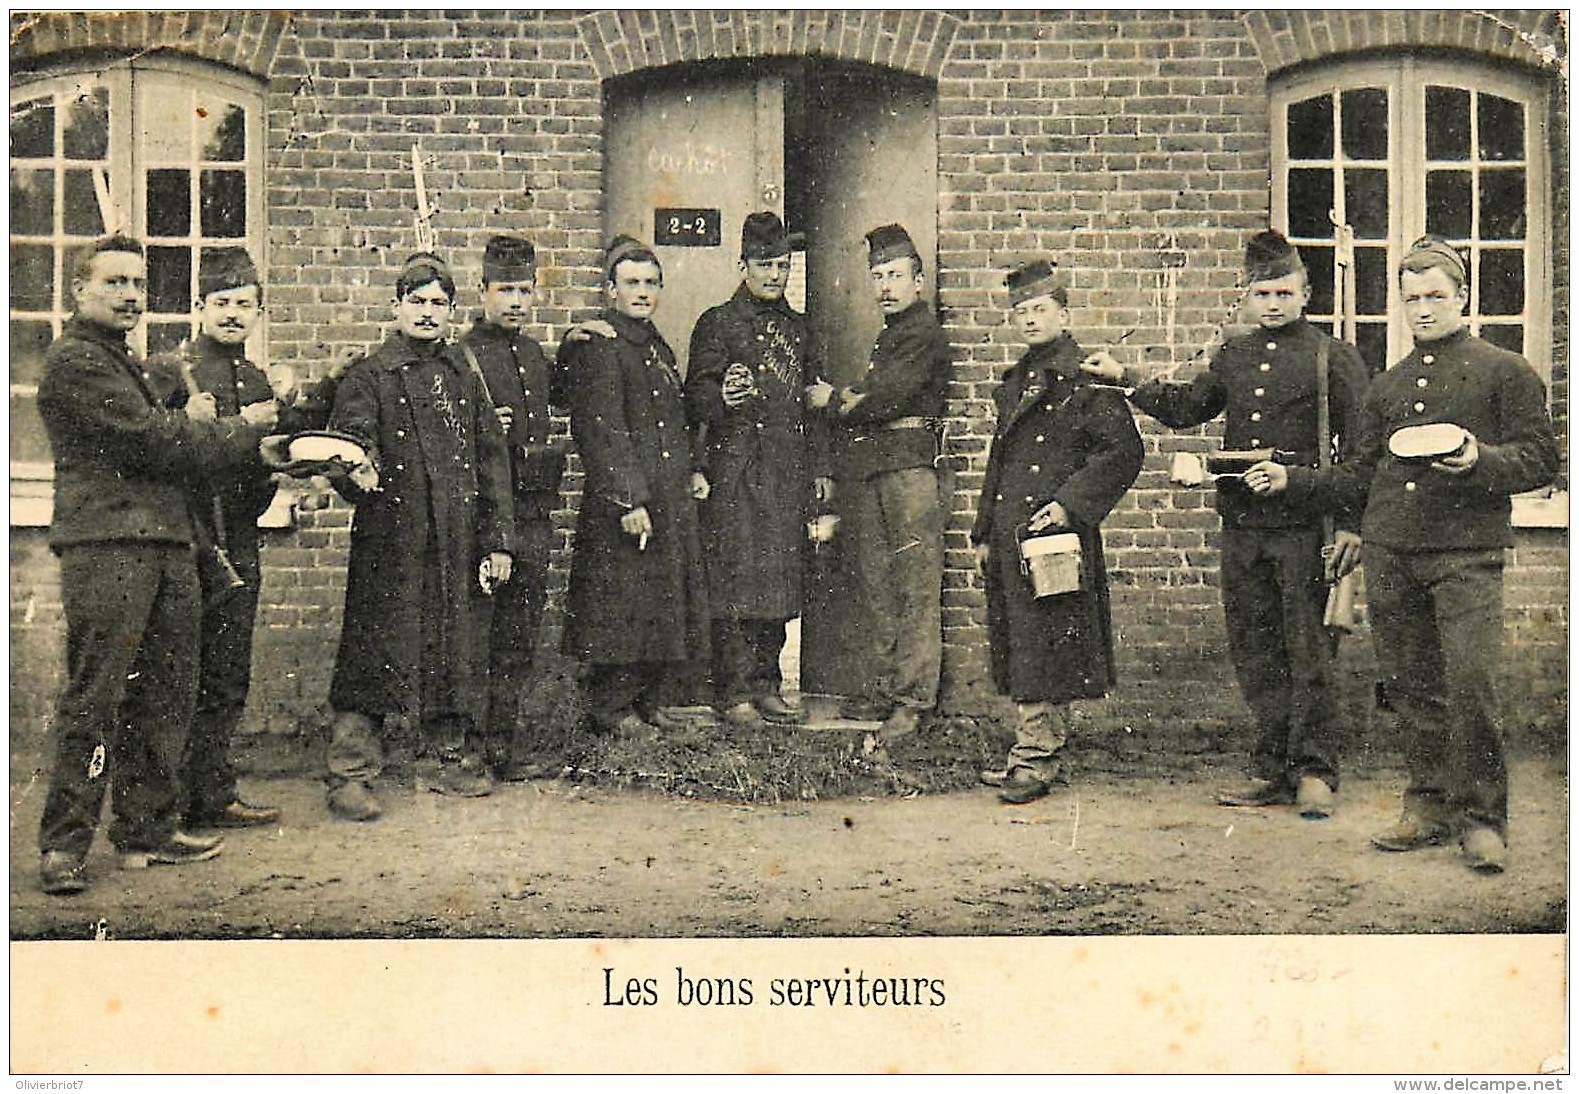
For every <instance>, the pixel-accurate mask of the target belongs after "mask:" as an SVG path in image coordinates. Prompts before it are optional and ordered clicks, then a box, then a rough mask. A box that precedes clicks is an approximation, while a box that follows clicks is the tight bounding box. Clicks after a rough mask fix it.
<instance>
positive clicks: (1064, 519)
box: [1025, 501, 1069, 532]
mask: <svg viewBox="0 0 1579 1094" xmlns="http://www.w3.org/2000/svg"><path fill="white" fill-rule="evenodd" d="M1025 526H1026V528H1028V529H1029V530H1030V531H1032V532H1044V531H1046V530H1047V529H1049V528H1068V527H1069V511H1068V510H1067V509H1065V508H1064V507H1063V506H1062V505H1060V504H1059V503H1058V502H1056V501H1050V502H1048V503H1047V504H1046V505H1044V506H1042V507H1041V508H1040V509H1038V510H1037V511H1036V512H1034V513H1032V514H1031V519H1030V520H1029V521H1027V522H1026V525H1025Z"/></svg>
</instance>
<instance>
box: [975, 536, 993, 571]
mask: <svg viewBox="0 0 1579 1094" xmlns="http://www.w3.org/2000/svg"><path fill="white" fill-rule="evenodd" d="M974 550H975V552H976V572H977V573H978V574H980V575H981V576H982V577H986V576H987V564H988V563H989V562H991V561H992V548H991V547H989V546H987V545H986V544H985V543H978V544H975V545H974Z"/></svg>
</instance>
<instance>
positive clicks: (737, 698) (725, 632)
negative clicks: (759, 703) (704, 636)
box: [713, 619, 785, 707]
mask: <svg viewBox="0 0 1579 1094" xmlns="http://www.w3.org/2000/svg"><path fill="white" fill-rule="evenodd" d="M784 623H785V620H782V619H715V620H713V673H714V677H713V687H714V691H715V694H716V699H717V702H718V705H719V706H721V707H732V706H735V705H737V704H739V703H744V702H749V701H751V700H754V699H761V698H764V697H765V696H769V695H774V696H776V695H778V694H779V689H780V688H781V687H782V686H783V683H784V680H783V676H782V675H781V673H780V671H779V652H780V651H781V650H782V649H783V648H784Z"/></svg>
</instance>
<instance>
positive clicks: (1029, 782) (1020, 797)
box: [998, 767, 1053, 805]
mask: <svg viewBox="0 0 1579 1094" xmlns="http://www.w3.org/2000/svg"><path fill="white" fill-rule="evenodd" d="M1052 788H1053V784H1052V783H1050V782H1048V781H1047V780H1046V779H1044V778H1042V777H1041V776H1039V775H1037V774H1036V773H1035V772H1033V771H1032V770H1031V769H1030V768H1028V767H1017V768H1015V769H1014V770H1013V771H1012V772H1010V773H1009V778H1008V781H1007V782H1005V783H1004V784H1003V789H1001V790H999V791H998V800H999V801H1001V802H1003V803H1004V804H1005V805H1026V804H1028V803H1030V802H1034V801H1036V800H1037V799H1038V798H1045V797H1047V794H1048V791H1050V790H1052Z"/></svg>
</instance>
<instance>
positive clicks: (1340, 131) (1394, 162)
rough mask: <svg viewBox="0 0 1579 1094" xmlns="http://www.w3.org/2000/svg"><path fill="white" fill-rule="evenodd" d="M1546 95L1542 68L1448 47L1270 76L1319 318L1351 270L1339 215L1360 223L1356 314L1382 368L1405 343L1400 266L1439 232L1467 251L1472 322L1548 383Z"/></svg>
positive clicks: (1276, 170)
mask: <svg viewBox="0 0 1579 1094" xmlns="http://www.w3.org/2000/svg"><path fill="white" fill-rule="evenodd" d="M1546 94H1547V91H1546V88H1545V87H1544V85H1542V84H1541V83H1540V82H1539V81H1538V80H1537V79H1535V78H1533V77H1525V76H1522V75H1520V74H1519V73H1518V72H1516V71H1511V70H1507V69H1499V68H1493V67H1491V66H1490V65H1484V64H1482V63H1479V62H1475V61H1473V60H1469V59H1465V58H1448V57H1443V58H1440V59H1430V58H1422V57H1404V58H1389V59H1385V60H1369V61H1363V62H1342V63H1338V64H1334V65H1330V66H1325V67H1323V68H1321V69H1319V70H1310V71H1303V72H1300V73H1299V74H1297V75H1294V76H1291V77H1288V78H1286V79H1281V80H1278V81H1276V82H1275V83H1274V85H1273V87H1272V141H1273V147H1272V164H1273V180H1272V191H1273V219H1274V222H1275V223H1278V224H1280V225H1283V226H1284V227H1285V228H1286V230H1287V232H1288V235H1289V237H1290V239H1292V240H1293V241H1294V242H1295V243H1297V244H1298V245H1299V247H1300V250H1301V252H1302V254H1303V255H1304V256H1305V260H1306V265H1307V267H1308V269H1309V270H1310V272H1311V281H1312V288H1313V293H1312V299H1311V306H1310V309H1309V314H1310V316H1311V318H1313V319H1315V320H1317V321H1323V320H1326V321H1329V322H1333V323H1334V325H1336V319H1337V318H1338V317H1339V316H1340V314H1341V312H1342V311H1343V306H1344V299H1343V295H1342V291H1341V286H1342V284H1343V281H1342V277H1343V274H1344V271H1343V270H1341V269H1340V268H1339V267H1340V263H1339V262H1338V261H1337V258H1338V257H1339V251H1338V250H1337V248H1336V243H1335V239H1336V237H1335V232H1334V226H1333V224H1332V220H1336V221H1338V222H1339V223H1340V224H1345V225H1347V226H1348V227H1349V228H1351V229H1352V230H1353V233H1354V263H1353V286H1354V292H1353V296H1352V299H1353V314H1352V315H1351V316H1350V318H1351V319H1352V320H1353V322H1354V327H1355V330H1356V339H1355V340H1356V341H1357V343H1358V345H1359V347H1360V350H1361V352H1362V353H1363V354H1364V356H1365V359H1366V361H1367V362H1368V363H1369V365H1370V366H1371V368H1372V369H1373V370H1379V369H1382V368H1385V367H1386V366H1387V365H1388V364H1390V363H1391V362H1393V361H1396V360H1398V359H1400V358H1401V357H1403V356H1404V355H1405V354H1406V353H1408V351H1409V348H1410V345H1411V342H1410V336H1409V331H1408V328H1407V326H1406V325H1405V324H1404V323H1403V322H1402V321H1401V319H1400V318H1399V315H1398V308H1397V307H1396V306H1395V305H1396V303H1397V284H1396V277H1395V272H1396V270H1397V266H1398V262H1399V260H1400V259H1401V258H1402V255H1403V252H1404V250H1405V249H1406V248H1407V247H1408V246H1409V244H1410V243H1411V242H1412V241H1414V240H1415V239H1417V238H1418V237H1419V236H1421V235H1422V234H1424V233H1426V232H1433V233H1436V234H1438V235H1441V236H1444V237H1446V238H1447V239H1449V240H1450V241H1452V242H1453V243H1454V244H1455V245H1456V246H1458V247H1459V248H1460V250H1461V251H1463V252H1465V253H1466V254H1467V255H1468V257H1469V271H1470V302H1469V322H1470V328H1471V330H1472V331H1473V332H1474V333H1476V334H1478V335H1480V336H1481V337H1483V338H1485V339H1487V340H1488V341H1492V342H1495V343H1497V344H1498V345H1501V346H1505V347H1507V348H1509V349H1512V350H1515V351H1517V352H1519V353H1522V354H1523V355H1524V356H1525V357H1526V358H1528V359H1529V361H1530V363H1531V364H1532V365H1534V366H1535V368H1536V369H1537V371H1539V372H1540V373H1541V374H1542V375H1543V376H1545V377H1547V378H1548V379H1549V378H1550V375H1551V345H1552V338H1551V288H1550V286H1551V277H1550V262H1551V259H1550V254H1549V252H1548V242H1547V241H1548V238H1549V227H1548V225H1549V223H1550V210H1549V195H1548V190H1549V179H1548V174H1547V163H1546V158H1547V157H1546V149H1547V145H1546V141H1547V116H1546V113H1547V108H1546V102H1547V100H1546ZM1329 213H1330V216H1329Z"/></svg>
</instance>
